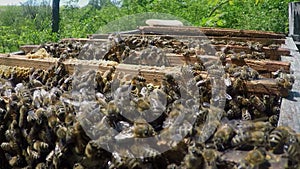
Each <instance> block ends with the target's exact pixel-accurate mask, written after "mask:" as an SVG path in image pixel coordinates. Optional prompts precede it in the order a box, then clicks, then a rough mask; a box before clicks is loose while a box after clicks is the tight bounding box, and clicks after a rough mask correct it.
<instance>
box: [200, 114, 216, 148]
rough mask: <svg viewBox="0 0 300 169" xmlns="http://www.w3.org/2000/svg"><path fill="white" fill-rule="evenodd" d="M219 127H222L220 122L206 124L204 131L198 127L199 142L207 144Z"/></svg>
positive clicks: (213, 121)
mask: <svg viewBox="0 0 300 169" xmlns="http://www.w3.org/2000/svg"><path fill="white" fill-rule="evenodd" d="M219 125H220V121H219V120H212V121H208V122H207V123H205V124H204V126H203V127H202V129H200V128H199V127H197V128H196V131H197V135H196V137H198V138H197V142H198V143H200V144H202V143H204V142H206V141H207V140H208V139H209V138H210V137H211V136H212V135H213V134H214V133H215V131H216V129H217V128H218V127H219Z"/></svg>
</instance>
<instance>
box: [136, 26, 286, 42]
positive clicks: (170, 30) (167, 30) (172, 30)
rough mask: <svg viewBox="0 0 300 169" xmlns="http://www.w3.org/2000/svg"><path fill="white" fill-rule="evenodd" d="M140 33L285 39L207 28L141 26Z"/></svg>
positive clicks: (250, 31)
mask: <svg viewBox="0 0 300 169" xmlns="http://www.w3.org/2000/svg"><path fill="white" fill-rule="evenodd" d="M139 29H140V31H141V32H142V33H144V34H164V35H167V34H169V35H174V34H175V35H187V36H200V35H206V36H230V37H256V38H274V39H281V38H285V35H284V34H276V33H273V32H265V31H254V30H237V29H223V28H222V29H221V28H206V27H188V26H185V27H159V26H140V27H139Z"/></svg>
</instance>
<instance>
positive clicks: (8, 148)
mask: <svg viewBox="0 0 300 169" xmlns="http://www.w3.org/2000/svg"><path fill="white" fill-rule="evenodd" d="M11 144H13V142H12V141H10V142H2V143H1V146H0V147H1V148H2V149H3V150H4V151H6V152H11V151H12V150H13V149H12V145H11Z"/></svg>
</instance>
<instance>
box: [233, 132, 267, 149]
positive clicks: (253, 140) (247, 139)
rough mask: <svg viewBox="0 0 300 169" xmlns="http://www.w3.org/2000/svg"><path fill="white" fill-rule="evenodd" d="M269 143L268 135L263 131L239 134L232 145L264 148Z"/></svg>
mask: <svg viewBox="0 0 300 169" xmlns="http://www.w3.org/2000/svg"><path fill="white" fill-rule="evenodd" d="M266 141H267V135H266V133H265V132H263V131H248V132H245V133H237V134H236V135H235V136H234V137H233V138H232V140H231V145H232V146H234V147H236V146H237V147H239V146H242V145H252V146H255V147H256V146H262V145H265V143H266Z"/></svg>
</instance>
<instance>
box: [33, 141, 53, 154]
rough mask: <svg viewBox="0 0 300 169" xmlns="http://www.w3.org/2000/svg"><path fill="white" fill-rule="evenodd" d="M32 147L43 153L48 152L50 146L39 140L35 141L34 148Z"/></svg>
mask: <svg viewBox="0 0 300 169" xmlns="http://www.w3.org/2000/svg"><path fill="white" fill-rule="evenodd" d="M32 147H33V149H34V150H36V151H37V152H43V151H46V150H48V148H49V145H48V144H47V143H45V142H43V141H39V140H37V141H35V142H34V143H33V146H32Z"/></svg>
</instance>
